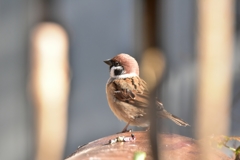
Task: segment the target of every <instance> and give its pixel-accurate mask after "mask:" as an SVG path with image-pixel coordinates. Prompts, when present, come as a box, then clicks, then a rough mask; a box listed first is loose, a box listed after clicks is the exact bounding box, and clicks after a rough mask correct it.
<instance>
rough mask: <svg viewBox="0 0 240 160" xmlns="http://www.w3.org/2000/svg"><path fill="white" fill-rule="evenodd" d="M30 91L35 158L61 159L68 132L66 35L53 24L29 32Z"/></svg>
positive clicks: (40, 159) (43, 25)
mask: <svg viewBox="0 0 240 160" xmlns="http://www.w3.org/2000/svg"><path fill="white" fill-rule="evenodd" d="M31 38H32V39H31V40H32V53H31V59H30V60H31V87H32V88H31V91H32V93H33V98H34V99H33V100H34V105H35V107H36V124H37V126H36V130H37V131H36V134H37V136H36V145H37V154H36V160H45V159H46V160H47V159H49V160H50V159H51V160H60V159H62V156H63V151H64V145H65V138H66V133H67V105H68V92H69V75H68V69H69V68H68V37H67V34H66V32H65V30H64V29H63V28H62V27H61V26H60V25H58V24H55V23H41V24H39V25H38V26H37V27H36V28H35V29H34V30H33V32H32V37H31Z"/></svg>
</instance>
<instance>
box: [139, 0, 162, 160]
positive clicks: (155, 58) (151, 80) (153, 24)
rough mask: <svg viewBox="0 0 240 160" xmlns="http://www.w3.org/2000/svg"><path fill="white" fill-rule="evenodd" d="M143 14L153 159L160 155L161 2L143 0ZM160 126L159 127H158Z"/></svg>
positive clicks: (143, 70) (144, 72)
mask: <svg viewBox="0 0 240 160" xmlns="http://www.w3.org/2000/svg"><path fill="white" fill-rule="evenodd" d="M144 2H145V3H144V4H145V12H144V13H145V15H144V18H145V19H144V21H143V22H144V27H145V35H144V38H143V41H144V47H145V48H144V49H145V51H144V53H143V54H142V61H141V66H140V70H141V77H142V78H143V79H144V80H145V81H146V82H147V84H148V88H149V92H150V94H149V95H150V96H149V101H150V105H149V106H150V109H149V114H150V115H151V117H150V132H149V138H150V143H151V149H152V154H153V159H159V157H160V155H161V149H160V148H159V145H158V140H157V139H158V137H157V131H158V130H157V116H156V114H155V113H156V106H155V105H156V103H155V100H156V99H155V97H156V92H157V89H158V88H159V84H160V80H161V76H162V73H163V71H164V67H165V61H164V57H163V55H162V53H161V51H160V50H159V48H158V47H159V46H158V43H157V40H158V38H157V36H158V30H159V29H158V25H157V24H158V23H157V20H158V19H157V18H158V16H159V15H157V13H158V12H157V6H158V4H159V3H160V2H161V1H160V0H159V1H157V0H145V1H144ZM158 128H160V127H158Z"/></svg>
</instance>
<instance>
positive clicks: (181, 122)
mask: <svg viewBox="0 0 240 160" xmlns="http://www.w3.org/2000/svg"><path fill="white" fill-rule="evenodd" d="M157 106H158V116H159V117H164V118H169V119H170V120H172V121H173V122H175V123H176V124H177V125H179V126H184V127H186V126H190V125H189V124H188V123H187V122H185V121H184V120H182V119H181V118H179V117H177V116H175V115H173V114H171V113H169V112H168V111H166V110H165V109H164V107H163V104H162V103H161V102H159V101H157Z"/></svg>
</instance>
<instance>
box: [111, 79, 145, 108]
mask: <svg viewBox="0 0 240 160" xmlns="http://www.w3.org/2000/svg"><path fill="white" fill-rule="evenodd" d="M113 86H114V88H115V91H114V96H115V98H116V99H118V100H119V101H123V102H125V103H129V104H132V105H133V106H136V107H144V108H145V107H147V106H148V96H149V92H148V89H147V85H146V82H145V81H144V80H142V79H141V78H139V77H132V78H124V79H115V80H114V81H113Z"/></svg>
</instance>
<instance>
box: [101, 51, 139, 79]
mask: <svg viewBox="0 0 240 160" xmlns="http://www.w3.org/2000/svg"><path fill="white" fill-rule="evenodd" d="M104 62H105V63H106V64H108V65H110V66H111V65H116V64H119V65H120V66H122V67H123V68H124V70H125V74H130V73H135V74H136V75H139V67H138V63H137V61H136V60H135V59H134V58H133V57H131V56H130V55H128V54H126V53H120V54H118V55H116V56H115V57H113V58H112V59H109V60H106V61H104Z"/></svg>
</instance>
